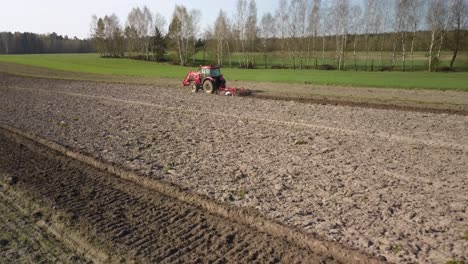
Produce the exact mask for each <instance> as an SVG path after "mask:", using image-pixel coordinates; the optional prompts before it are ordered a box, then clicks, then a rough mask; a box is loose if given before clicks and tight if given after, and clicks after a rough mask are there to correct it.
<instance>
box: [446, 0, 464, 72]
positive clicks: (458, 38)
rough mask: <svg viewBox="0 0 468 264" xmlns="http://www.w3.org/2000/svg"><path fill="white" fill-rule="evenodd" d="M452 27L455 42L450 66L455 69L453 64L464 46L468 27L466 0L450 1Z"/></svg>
mask: <svg viewBox="0 0 468 264" xmlns="http://www.w3.org/2000/svg"><path fill="white" fill-rule="evenodd" d="M449 26H450V29H451V30H453V42H452V44H451V49H452V51H453V55H452V59H451V60H450V68H452V69H453V64H454V63H455V59H456V58H457V55H458V52H459V50H460V46H462V47H463V42H464V40H465V34H466V31H467V29H468V4H467V3H466V1H465V0H451V1H450V24H449Z"/></svg>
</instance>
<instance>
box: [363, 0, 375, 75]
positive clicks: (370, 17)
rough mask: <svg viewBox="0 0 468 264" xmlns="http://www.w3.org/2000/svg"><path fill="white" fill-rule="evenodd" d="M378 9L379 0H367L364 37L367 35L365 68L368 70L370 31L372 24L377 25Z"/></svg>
mask: <svg viewBox="0 0 468 264" xmlns="http://www.w3.org/2000/svg"><path fill="white" fill-rule="evenodd" d="M376 9H377V2H376V0H365V13H364V17H365V19H366V21H365V26H364V28H365V30H364V37H365V49H366V50H365V54H366V55H365V61H364V69H365V70H367V62H368V59H369V50H370V43H369V41H370V33H371V27H372V25H375V18H377V17H378V16H376V15H375V13H376Z"/></svg>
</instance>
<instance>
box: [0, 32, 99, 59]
mask: <svg viewBox="0 0 468 264" xmlns="http://www.w3.org/2000/svg"><path fill="white" fill-rule="evenodd" d="M89 52H95V48H94V42H93V41H92V40H90V39H85V40H81V39H78V38H76V37H74V38H69V37H68V36H61V35H57V33H52V34H34V33H29V32H24V33H20V32H15V33H11V32H0V54H34V53H89Z"/></svg>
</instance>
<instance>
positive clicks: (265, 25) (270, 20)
mask: <svg viewBox="0 0 468 264" xmlns="http://www.w3.org/2000/svg"><path fill="white" fill-rule="evenodd" d="M275 33H276V32H275V18H274V17H273V15H272V14H271V13H266V14H264V15H263V17H262V20H261V21H260V36H261V41H262V50H261V51H262V53H263V57H264V60H265V69H266V68H268V58H267V52H268V47H269V45H268V43H269V41H270V38H271V37H272V36H273V35H274V34H275Z"/></svg>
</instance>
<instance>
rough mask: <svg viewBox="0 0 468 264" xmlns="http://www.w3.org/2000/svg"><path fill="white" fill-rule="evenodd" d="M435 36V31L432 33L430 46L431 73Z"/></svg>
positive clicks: (430, 69)
mask: <svg viewBox="0 0 468 264" xmlns="http://www.w3.org/2000/svg"><path fill="white" fill-rule="evenodd" d="M435 34H436V32H435V31H434V30H433V31H432V33H431V44H430V45H429V69H428V70H429V71H430V72H431V71H432V60H433V59H432V53H433V50H434V42H435Z"/></svg>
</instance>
